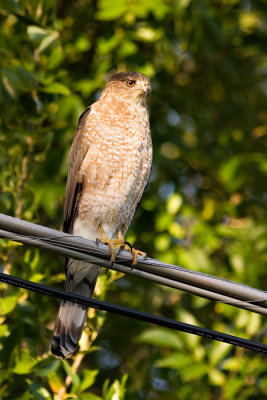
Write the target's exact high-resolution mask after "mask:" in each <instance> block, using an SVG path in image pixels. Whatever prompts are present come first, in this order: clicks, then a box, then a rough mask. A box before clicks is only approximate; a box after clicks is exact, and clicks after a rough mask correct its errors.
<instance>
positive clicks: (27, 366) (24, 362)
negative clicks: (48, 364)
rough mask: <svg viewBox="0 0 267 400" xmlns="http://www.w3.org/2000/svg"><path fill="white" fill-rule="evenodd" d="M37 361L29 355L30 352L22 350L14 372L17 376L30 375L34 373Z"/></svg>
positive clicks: (17, 358)
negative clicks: (33, 369)
mask: <svg viewBox="0 0 267 400" xmlns="http://www.w3.org/2000/svg"><path fill="white" fill-rule="evenodd" d="M36 363H37V361H36V360H35V359H34V358H33V357H32V356H31V355H30V354H29V352H28V350H21V351H20V352H19V354H18V355H17V356H16V359H15V367H14V368H13V369H12V371H13V372H14V373H15V374H19V375H22V374H28V373H29V372H31V371H32V368H33V366H34V365H35V364H36Z"/></svg>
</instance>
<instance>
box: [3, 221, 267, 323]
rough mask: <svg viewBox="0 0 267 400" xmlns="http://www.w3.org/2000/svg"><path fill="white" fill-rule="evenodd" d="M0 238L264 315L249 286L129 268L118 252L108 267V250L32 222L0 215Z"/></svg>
mask: <svg viewBox="0 0 267 400" xmlns="http://www.w3.org/2000/svg"><path fill="white" fill-rule="evenodd" d="M0 228H2V229H0V237H2V238H6V239H9V240H14V241H18V242H21V243H25V244H28V245H32V246H35V247H39V248H44V249H47V250H51V251H54V252H56V253H58V254H61V255H63V256H67V257H72V258H76V259H82V260H84V261H88V262H91V263H94V264H97V265H99V266H101V267H105V268H112V269H114V270H116V271H119V272H123V273H126V274H130V275H135V276H138V277H141V278H145V279H148V280H151V281H153V282H156V283H159V284H162V285H165V286H169V287H172V288H176V289H179V290H183V291H186V292H188V293H192V294H194V295H197V296H201V297H204V298H208V299H211V300H215V301H220V302H223V303H226V304H230V305H232V306H235V307H239V308H243V309H247V310H250V311H253V312H257V313H260V314H263V315H267V293H266V292H264V291H262V290H258V289H254V288H251V287H249V286H246V285H243V284H240V283H236V282H232V281H229V280H226V279H222V278H218V277H215V276H212V275H208V274H203V273H200V272H196V271H192V270H188V269H185V268H181V267H177V266H175V265H170V264H165V263H162V262H161V261H159V260H154V259H151V258H147V259H146V260H144V259H143V258H142V257H139V258H138V263H137V265H136V266H135V267H134V268H132V267H131V259H132V256H131V254H130V253H129V252H127V251H122V252H120V254H119V255H117V257H116V262H115V263H114V264H113V266H112V267H110V261H109V258H110V252H109V247H108V246H106V245H102V244H100V245H99V246H98V245H97V244H96V242H94V241H89V240H86V239H83V238H78V237H75V236H72V235H68V234H66V233H63V232H60V231H56V230H54V229H50V228H46V227H43V226H40V225H37V224H33V223H31V222H27V221H23V220H19V219H17V218H13V217H10V216H7V215H4V214H0Z"/></svg>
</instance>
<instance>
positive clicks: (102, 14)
mask: <svg viewBox="0 0 267 400" xmlns="http://www.w3.org/2000/svg"><path fill="white" fill-rule="evenodd" d="M127 9H128V4H127V0H102V1H101V8H100V10H99V11H98V12H97V14H96V17H97V19H99V20H101V21H108V20H113V19H117V18H119V17H121V16H122V15H123V14H124V13H125V12H126V11H127Z"/></svg>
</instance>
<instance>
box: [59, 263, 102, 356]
mask: <svg viewBox="0 0 267 400" xmlns="http://www.w3.org/2000/svg"><path fill="white" fill-rule="evenodd" d="M99 269H100V268H99V267H97V266H95V265H93V264H89V263H87V262H84V261H77V260H69V263H68V268H67V279H66V284H65V290H66V291H68V292H73V293H77V294H79V295H81V296H86V297H92V294H93V291H94V288H95V284H96V280H97V277H98V274H99ZM87 312H88V308H87V307H86V306H83V305H80V304H77V303H72V302H70V301H67V300H64V301H62V303H61V305H60V308H59V311H58V315H57V319H56V322H55V327H54V333H53V339H52V347H51V351H52V354H53V355H54V356H55V357H57V358H66V357H71V356H72V354H73V353H74V352H75V351H76V350H77V349H78V348H79V345H78V341H79V340H80V338H81V335H82V332H83V327H84V324H85V321H86V316H87Z"/></svg>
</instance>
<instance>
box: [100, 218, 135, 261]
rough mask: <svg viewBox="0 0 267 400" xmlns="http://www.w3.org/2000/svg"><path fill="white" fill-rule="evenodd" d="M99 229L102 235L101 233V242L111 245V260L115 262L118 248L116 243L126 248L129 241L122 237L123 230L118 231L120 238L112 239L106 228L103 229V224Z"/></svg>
mask: <svg viewBox="0 0 267 400" xmlns="http://www.w3.org/2000/svg"><path fill="white" fill-rule="evenodd" d="M98 230H99V232H100V235H101V239H100V242H101V243H104V244H107V245H108V246H109V248H110V253H111V258H110V261H111V262H114V261H115V255H116V252H115V250H116V248H115V245H120V246H121V247H122V248H124V247H125V246H128V243H127V242H125V241H124V240H123V237H122V234H121V232H119V233H118V239H110V238H109V237H108V236H107V235H106V234H105V232H104V229H103V227H102V226H101V225H100V226H99V229H98Z"/></svg>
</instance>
